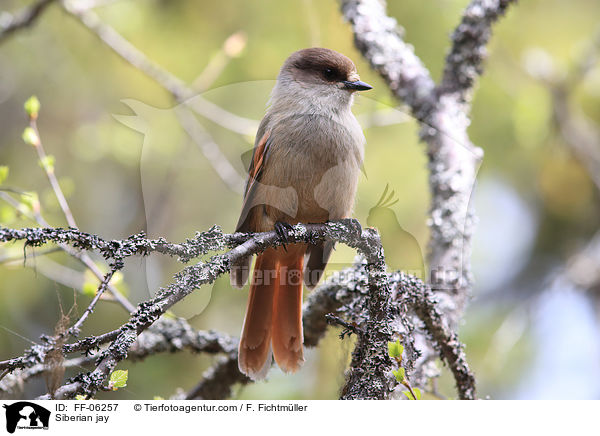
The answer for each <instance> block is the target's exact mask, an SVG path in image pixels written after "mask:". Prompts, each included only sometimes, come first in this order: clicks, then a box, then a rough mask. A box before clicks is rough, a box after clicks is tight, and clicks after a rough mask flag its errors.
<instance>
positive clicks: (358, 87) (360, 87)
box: [342, 80, 373, 91]
mask: <svg viewBox="0 0 600 436" xmlns="http://www.w3.org/2000/svg"><path fill="white" fill-rule="evenodd" d="M342 83H343V84H344V88H346V89H352V90H353V91H368V90H369V89H373V87H372V86H371V85H369V84H368V83H365V82H361V81H360V80H357V81H356V82H348V81H347V80H344V81H343V82H342Z"/></svg>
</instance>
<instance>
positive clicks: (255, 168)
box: [244, 132, 271, 196]
mask: <svg viewBox="0 0 600 436" xmlns="http://www.w3.org/2000/svg"><path fill="white" fill-rule="evenodd" d="M270 134H271V132H266V133H265V134H264V135H263V136H262V138H260V141H258V144H256V147H255V148H254V155H253V156H252V162H251V163H250V169H249V171H248V184H247V185H246V193H245V194H244V196H246V195H248V192H249V191H250V190H251V189H252V185H254V182H255V181H256V180H258V177H259V175H260V172H261V171H262V168H263V164H264V162H265V152H266V150H267V139H269V135H270Z"/></svg>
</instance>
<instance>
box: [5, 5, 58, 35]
mask: <svg viewBox="0 0 600 436" xmlns="http://www.w3.org/2000/svg"><path fill="white" fill-rule="evenodd" d="M52 2H54V0H38V1H37V2H36V3H34V4H33V5H31V6H29V7H27V8H24V9H22V10H21V11H19V12H17V13H16V14H15V15H13V16H11V15H9V14H6V15H5V16H4V17H2V21H1V22H0V44H1V43H2V42H3V41H4V40H5V39H7V38H8V37H9V36H11V35H13V34H14V33H15V32H16V31H18V30H21V29H25V28H26V27H29V26H31V25H33V24H34V23H35V21H36V20H37V19H38V18H39V17H40V15H41V14H42V12H44V10H45V9H46V8H47V7H48V6H49V5H50V4H51V3H52Z"/></svg>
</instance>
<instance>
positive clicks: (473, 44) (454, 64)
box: [439, 0, 516, 102]
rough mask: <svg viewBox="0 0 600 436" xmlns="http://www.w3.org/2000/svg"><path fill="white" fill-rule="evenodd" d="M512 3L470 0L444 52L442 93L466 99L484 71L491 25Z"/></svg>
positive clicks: (510, 1)
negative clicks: (446, 52)
mask: <svg viewBox="0 0 600 436" xmlns="http://www.w3.org/2000/svg"><path fill="white" fill-rule="evenodd" d="M511 3H516V0H473V1H471V3H469V5H468V6H467V8H466V9H465V10H464V12H463V14H462V18H461V21H460V24H459V25H458V26H457V27H456V29H455V30H454V32H453V33H452V36H451V37H450V39H451V41H452V47H451V49H450V52H449V53H448V55H447V56H446V65H445V68H444V74H443V77H442V83H441V85H440V87H439V90H440V92H441V93H442V94H456V96H455V98H456V100H457V101H464V102H466V101H468V100H469V94H470V93H471V92H472V91H473V87H474V86H475V82H476V81H477V79H478V78H479V76H480V75H481V73H482V72H483V61H484V59H485V57H486V56H487V48H486V46H487V43H488V41H489V39H490V37H491V35H492V25H493V24H494V23H495V22H496V21H497V20H498V19H499V18H500V17H501V16H503V15H504V14H505V13H506V10H507V8H508V6H510V4H511Z"/></svg>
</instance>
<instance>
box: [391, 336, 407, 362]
mask: <svg viewBox="0 0 600 436" xmlns="http://www.w3.org/2000/svg"><path fill="white" fill-rule="evenodd" d="M403 352H404V347H403V346H402V344H401V343H400V339H396V342H388V354H389V355H390V357H391V358H392V359H402V353H403Z"/></svg>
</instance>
